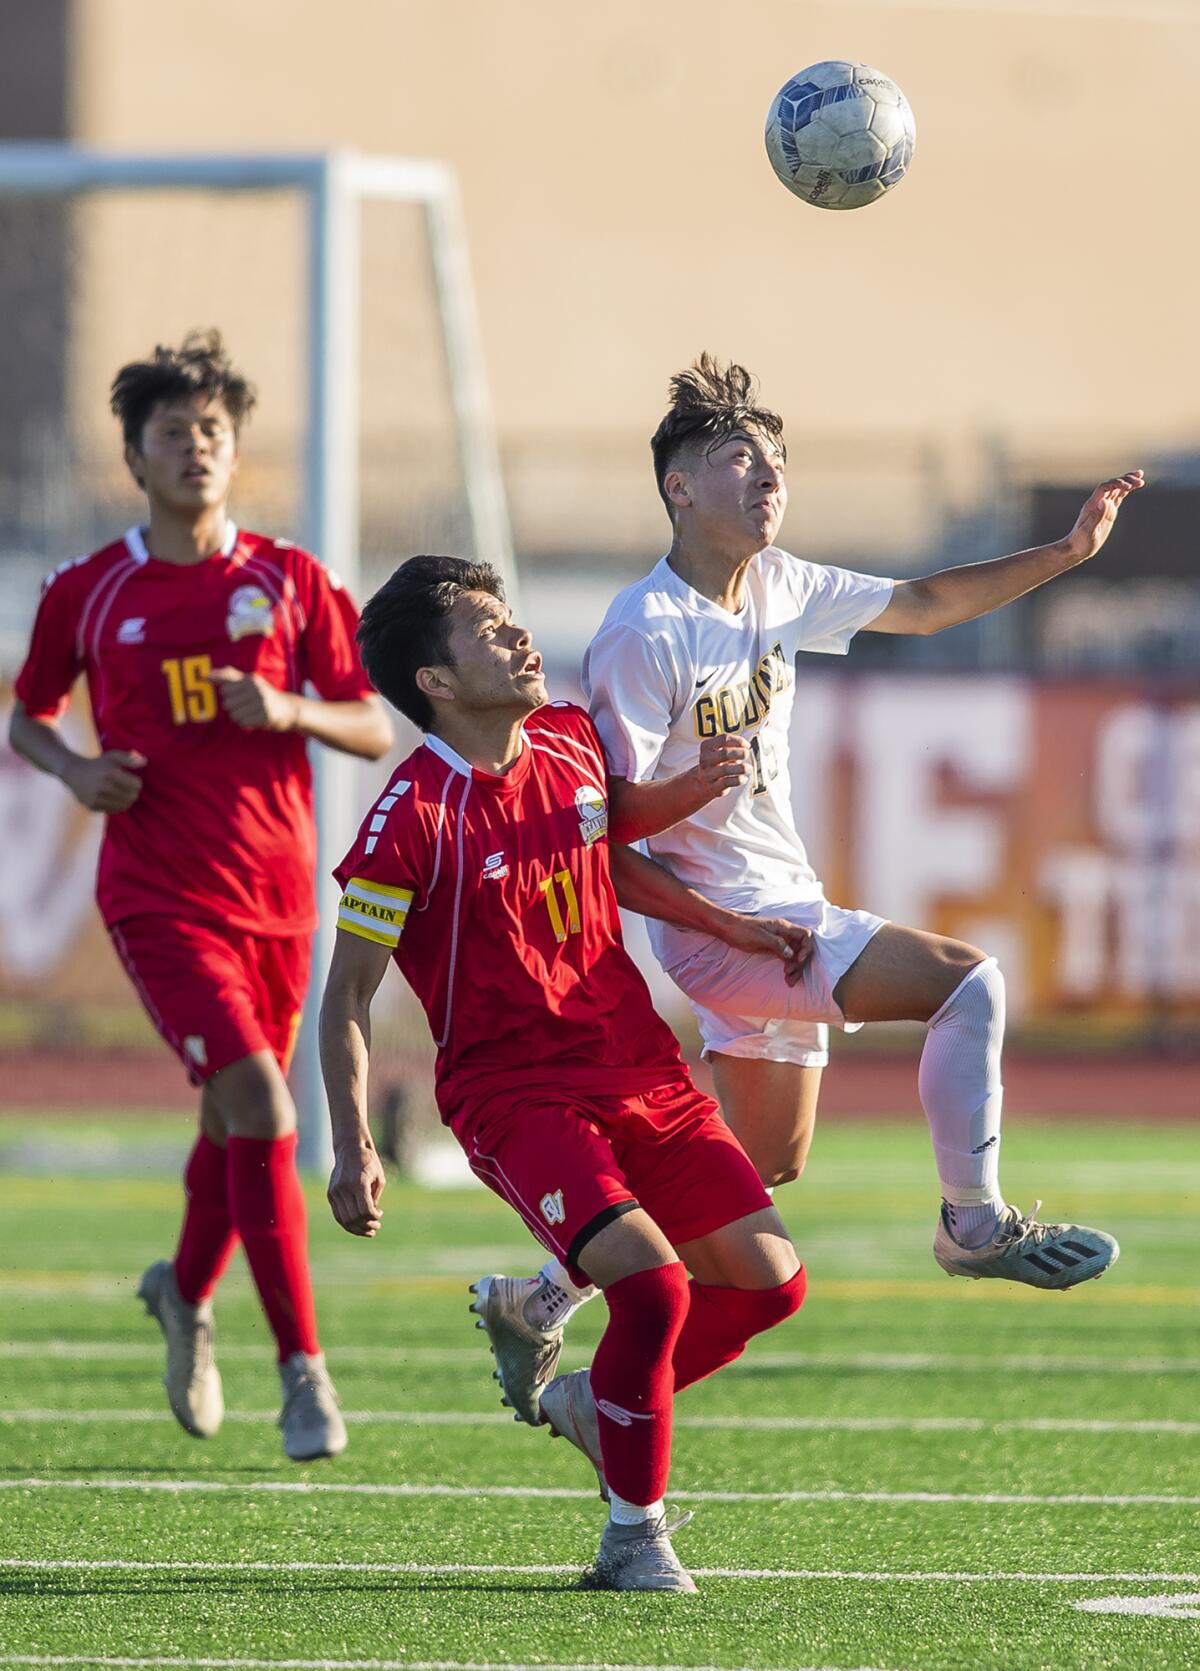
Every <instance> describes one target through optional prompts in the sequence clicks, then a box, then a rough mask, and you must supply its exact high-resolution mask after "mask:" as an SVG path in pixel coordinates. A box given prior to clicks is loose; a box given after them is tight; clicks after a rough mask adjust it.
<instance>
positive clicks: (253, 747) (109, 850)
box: [16, 524, 371, 935]
mask: <svg viewBox="0 0 1200 1671" xmlns="http://www.w3.org/2000/svg"><path fill="white" fill-rule="evenodd" d="M357 622H358V617H357V613H356V611H355V608H354V605H353V603H352V602H351V601H350V598H349V597H348V596H347V594H346V593H345V592H344V591H343V590H342V589H341V587H340V586H339V585H338V583H337V581H336V580H334V579H332V578H331V576H330V575H329V573H328V571H327V570H326V569H325V568H324V566H323V565H322V564H321V563H319V562H318V561H317V559H316V558H315V557H311V556H309V554H308V553H307V552H306V551H300V550H299V549H297V547H295V546H293V545H288V544H287V543H286V542H285V541H282V540H271V539H267V538H265V537H264V536H263V535H262V534H247V533H243V532H240V531H239V530H238V529H237V528H235V527H233V525H232V524H230V526H229V529H228V533H227V537H226V540H225V543H224V545H223V546H222V548H221V550H220V551H218V552H215V553H214V554H213V556H211V557H206V558H205V559H204V560H203V561H202V562H199V563H191V564H186V565H185V564H177V563H166V562H162V561H161V560H160V559H158V558H156V557H152V556H151V555H150V554H149V552H148V551H147V549H146V545H145V542H144V540H143V538H142V535H141V532H140V530H139V529H137V528H133V529H130V531H129V533H128V534H126V535H125V537H124V539H121V540H117V541H115V542H114V543H113V544H112V545H108V546H105V547H104V549H103V550H101V551H96V552H93V553H92V555H91V556H90V557H80V558H78V559H76V561H75V562H73V563H65V564H63V566H62V567H61V568H59V569H56V570H55V571H54V573H53V574H52V575H51V576H50V577H49V579H48V580H47V582H46V586H45V589H44V591H43V593H42V601H41V604H40V606H39V608H38V613H37V619H36V621H35V623H34V628H33V638H32V641H31V643H30V647H29V655H28V657H27V659H26V662H25V666H24V667H23V668H22V669H21V672H20V674H19V675H18V678H17V682H16V694H17V696H18V697H19V698H20V700H21V701H22V702H23V703H24V704H25V708H26V710H27V711H28V712H29V713H30V714H32V715H33V716H34V717H35V718H38V719H53V718H56V717H57V716H58V715H59V714H60V713H61V712H62V710H63V708H64V707H65V706H66V702H67V698H68V695H69V693H70V690H71V687H72V685H73V684H74V683H75V680H76V679H77V678H78V676H79V675H80V674H81V673H83V674H86V676H87V681H88V694H89V697H90V700H91V705H92V718H93V722H94V724H95V727H96V733H97V736H98V737H99V740H100V746H101V748H102V749H137V750H139V751H140V752H141V753H142V754H144V755H145V756H146V760H147V765H146V766H145V768H144V769H142V771H141V772H140V774H139V775H140V776H141V779H142V790H141V794H140V795H139V796H138V799H137V800H136V801H135V802H134V804H133V806H131V807H130V808H129V809H128V811H126V812H119V813H114V814H112V815H111V816H110V817H109V818H108V819H107V821H106V825H105V831H104V844H103V846H102V848H101V850H100V864H99V870H98V873H97V879H96V898H97V901H98V903H99V906H100V911H101V914H102V915H103V917H104V919H105V921H106V922H108V923H110V924H111V923H116V922H120V921H121V920H122V919H123V918H125V917H133V916H142V915H147V914H151V913H167V914H170V915H172V916H176V917H184V918H195V917H199V918H205V919H211V920H214V921H217V922H221V923H228V924H230V925H231V926H232V927H234V928H237V929H242V930H245V931H248V932H251V933H258V934H267V935H283V934H303V933H308V932H310V931H311V930H312V928H313V927H314V926H315V923H316V910H315V903H314V872H315V867H316V840H315V834H314V830H313V819H312V774H311V772H310V769H309V764H308V754H307V750H306V747H305V741H304V738H303V737H301V736H299V735H298V734H296V733H291V732H278V731H243V730H242V729H241V728H240V727H239V726H237V725H235V724H234V722H233V721H232V720H231V719H229V718H228V716H227V715H226V713H225V710H224V708H223V707H222V706H221V702H220V698H219V696H218V693H217V687H216V686H215V685H214V684H213V683H212V681H211V679H210V677H209V675H210V674H211V673H212V672H213V670H214V668H218V667H235V668H237V669H238V670H239V671H240V672H243V673H258V674H261V675H262V677H263V678H265V679H266V680H268V681H269V683H271V684H272V685H275V686H276V687H277V688H278V689H279V690H289V691H300V690H302V689H303V686H304V684H305V682H306V681H311V683H312V684H313V686H314V687H315V688H316V690H317V692H318V693H319V694H320V695H321V696H323V697H325V698H326V699H327V700H331V701H352V700H355V699H357V698H359V697H363V696H366V695H368V694H369V693H370V690H371V685H370V682H369V681H368V679H367V676H366V674H365V673H364V672H363V669H362V664H361V662H360V661H359V657H358V649H357V646H356V644H355V642H354V633H355V629H356V626H357Z"/></svg>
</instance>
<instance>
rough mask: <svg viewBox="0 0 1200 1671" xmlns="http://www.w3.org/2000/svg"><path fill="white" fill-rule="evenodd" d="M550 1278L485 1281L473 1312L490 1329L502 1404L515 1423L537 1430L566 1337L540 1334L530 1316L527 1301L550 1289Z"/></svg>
mask: <svg viewBox="0 0 1200 1671" xmlns="http://www.w3.org/2000/svg"><path fill="white" fill-rule="evenodd" d="M545 1283H546V1278H545V1277H544V1276H530V1277H525V1276H481V1277H480V1279H479V1281H478V1282H473V1283H472V1284H471V1292H472V1294H474V1295H475V1296H476V1298H475V1301H474V1303H473V1304H472V1306H471V1307H470V1309H471V1310H472V1311H473V1312H474V1313H475V1315H476V1317H477V1318H478V1321H477V1322H476V1324H475V1327H476V1328H477V1329H486V1330H487V1334H488V1339H489V1341H490V1342H491V1349H492V1356H493V1357H494V1358H495V1360H496V1367H495V1369H494V1370H493V1371H492V1375H493V1377H494V1379H495V1380H497V1381H499V1383H500V1385H501V1387H502V1388H503V1389H504V1396H503V1398H502V1399H501V1400H500V1402H501V1403H502V1404H504V1405H505V1406H507V1407H508V1408H509V1409H511V1410H512V1412H513V1420H514V1421H519V1422H528V1423H529V1425H530V1426H531V1427H537V1426H538V1425H539V1424H540V1422H541V1419H542V1418H541V1414H540V1411H539V1405H540V1403H541V1398H542V1389H543V1388H544V1387H545V1385H546V1383H547V1382H548V1381H549V1380H550V1378H551V1376H552V1375H553V1374H554V1371H555V1370H556V1369H557V1367H558V1359H559V1354H560V1353H561V1352H562V1343H563V1332H562V1326H561V1325H560V1326H559V1327H558V1328H557V1329H543V1328H539V1327H538V1325H537V1324H536V1323H531V1322H530V1321H529V1320H528V1318H527V1317H526V1315H525V1306H526V1303H527V1301H529V1300H531V1299H532V1298H533V1297H534V1295H535V1294H537V1293H538V1292H539V1291H540V1290H541V1288H542V1287H543V1286H544V1285H545Z"/></svg>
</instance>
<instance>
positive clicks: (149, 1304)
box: [137, 1259, 225, 1439]
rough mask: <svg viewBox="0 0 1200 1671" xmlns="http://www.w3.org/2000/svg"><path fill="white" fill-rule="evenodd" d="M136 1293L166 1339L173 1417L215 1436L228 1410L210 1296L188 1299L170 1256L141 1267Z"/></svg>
mask: <svg viewBox="0 0 1200 1671" xmlns="http://www.w3.org/2000/svg"><path fill="white" fill-rule="evenodd" d="M137 1297H138V1299H139V1300H143V1301H145V1305H146V1311H147V1313H148V1314H149V1315H150V1316H151V1317H153V1318H154V1319H155V1320H156V1321H157V1323H158V1326H159V1327H160V1328H161V1330H162V1332H163V1338H164V1339H165V1340H166V1343H167V1369H166V1374H165V1375H164V1376H163V1386H164V1387H166V1389H167V1402H168V1403H169V1404H170V1406H171V1411H172V1413H173V1415H174V1417H175V1420H176V1421H177V1422H178V1423H179V1425H180V1427H182V1428H183V1429H184V1430H185V1431H186V1432H188V1433H190V1434H192V1435H193V1437H195V1438H197V1439H211V1438H212V1436H213V1434H214V1433H216V1432H217V1430H218V1428H219V1427H220V1425H221V1420H222V1417H223V1416H224V1414H225V1397H224V1394H223V1393H222V1391H221V1375H220V1371H219V1370H218V1369H217V1366H216V1363H215V1362H214V1361H213V1311H212V1302H211V1301H209V1300H201V1302H200V1304H199V1305H189V1304H188V1302H187V1301H186V1300H185V1299H184V1298H183V1296H182V1295H181V1294H180V1292H179V1285H178V1283H177V1282H176V1281H175V1267H174V1265H173V1264H172V1263H171V1261H170V1260H169V1259H160V1260H159V1261H158V1263H157V1264H156V1265H151V1266H150V1269H149V1270H148V1271H144V1272H143V1274H142V1280H141V1281H140V1282H139V1283H138V1290H137Z"/></svg>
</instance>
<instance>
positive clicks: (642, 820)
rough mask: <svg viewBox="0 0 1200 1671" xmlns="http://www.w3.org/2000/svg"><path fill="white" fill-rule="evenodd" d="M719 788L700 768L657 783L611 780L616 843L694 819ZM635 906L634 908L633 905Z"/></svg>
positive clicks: (610, 825)
mask: <svg viewBox="0 0 1200 1671" xmlns="http://www.w3.org/2000/svg"><path fill="white" fill-rule="evenodd" d="M716 793H717V791H715V790H714V789H713V788H712V787H711V785H709V784H706V783H703V782H702V781H701V779H700V776H699V773H697V772H696V771H690V772H680V773H679V774H678V776H677V777H668V778H662V779H660V781H659V782H657V783H630V782H629V781H628V780H627V779H625V778H611V779H610V780H609V807H608V833H609V836H610V838H611V840H613V841H614V842H630V841H644V840H645V839H646V837H647V836H653V835H659V834H661V833H662V831H663V830H669V829H670V828H671V827H672V826H673V825H675V824H679V823H682V821H683V820H684V819H685V818H690V817H691V816H692V814H693V812H699V810H700V808H701V807H702V806H707V805H708V803H709V801H711V800H713V799H714V797H715V795H716ZM631 909H632V907H631Z"/></svg>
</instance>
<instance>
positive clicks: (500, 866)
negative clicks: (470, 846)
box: [481, 851, 508, 882]
mask: <svg viewBox="0 0 1200 1671" xmlns="http://www.w3.org/2000/svg"><path fill="white" fill-rule="evenodd" d="M507 875H508V866H507V865H506V864H505V862H504V853H503V851H501V852H499V853H489V854H488V856H487V858H486V859H485V860H484V861H483V870H482V872H481V877H482V880H483V881H485V882H502V881H503V880H504V878H505V877H506V876H507Z"/></svg>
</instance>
